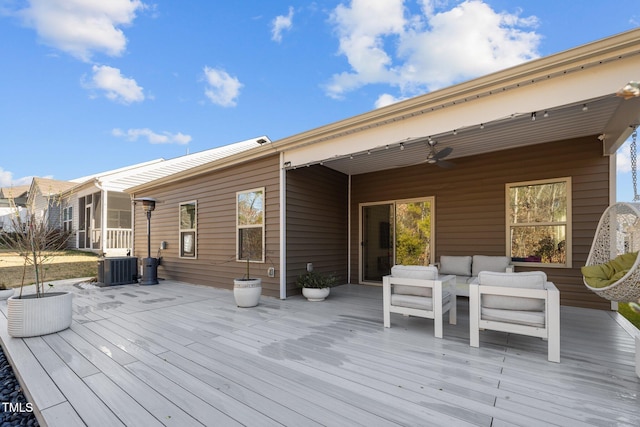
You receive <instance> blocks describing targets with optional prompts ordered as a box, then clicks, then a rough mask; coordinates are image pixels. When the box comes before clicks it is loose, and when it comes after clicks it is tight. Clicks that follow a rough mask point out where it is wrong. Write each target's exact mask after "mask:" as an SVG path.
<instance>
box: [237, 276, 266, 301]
mask: <svg viewBox="0 0 640 427" xmlns="http://www.w3.org/2000/svg"><path fill="white" fill-rule="evenodd" d="M261 294H262V279H234V280H233V297H234V298H235V300H236V305H237V306H238V307H255V306H256V305H258V303H259V302H260V295H261Z"/></svg>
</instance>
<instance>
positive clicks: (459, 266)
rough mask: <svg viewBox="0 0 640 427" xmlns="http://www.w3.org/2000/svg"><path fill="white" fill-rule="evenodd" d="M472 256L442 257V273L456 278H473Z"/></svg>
mask: <svg viewBox="0 0 640 427" xmlns="http://www.w3.org/2000/svg"><path fill="white" fill-rule="evenodd" d="M471 261H472V258H471V257H470V256H450V255H442V256H440V273H441V274H455V275H456V276H471Z"/></svg>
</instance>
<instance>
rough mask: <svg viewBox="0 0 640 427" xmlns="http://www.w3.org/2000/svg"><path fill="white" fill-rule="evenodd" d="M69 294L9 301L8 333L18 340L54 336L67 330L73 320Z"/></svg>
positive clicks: (45, 295)
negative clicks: (53, 334)
mask: <svg viewBox="0 0 640 427" xmlns="http://www.w3.org/2000/svg"><path fill="white" fill-rule="evenodd" d="M72 297H73V294H71V293H70V292H52V293H46V294H44V296H42V297H40V298H36V297H35V295H23V296H22V298H18V297H17V296H12V297H10V298H9V299H8V300H7V331H8V332H9V335H11V336H12V337H16V338H24V337H35V336H40V335H47V334H52V333H54V332H59V331H62V330H64V329H67V328H68V327H69V326H71V320H72V315H73V311H72Z"/></svg>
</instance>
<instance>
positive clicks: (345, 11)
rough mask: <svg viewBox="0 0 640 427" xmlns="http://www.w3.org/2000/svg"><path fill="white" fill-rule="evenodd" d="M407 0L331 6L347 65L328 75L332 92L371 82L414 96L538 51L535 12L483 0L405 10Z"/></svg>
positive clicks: (423, 0)
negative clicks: (499, 8)
mask: <svg viewBox="0 0 640 427" xmlns="http://www.w3.org/2000/svg"><path fill="white" fill-rule="evenodd" d="M407 1H408V0H407ZM407 1H405V0H351V3H350V4H349V5H348V6H345V5H343V4H341V5H339V6H337V7H336V8H335V10H334V11H333V14H332V16H331V20H332V22H333V24H334V26H335V29H336V32H337V34H338V37H339V43H340V45H339V46H340V47H339V53H340V54H341V55H344V56H345V57H346V58H347V60H348V61H349V65H350V67H351V70H349V71H348V72H343V73H340V74H336V75H334V76H333V77H332V79H331V81H330V82H329V83H328V84H327V85H326V91H327V94H328V95H329V96H331V97H334V98H341V97H342V96H344V94H345V93H347V92H349V91H352V90H355V89H357V88H359V87H362V86H364V85H368V84H387V85H391V86H393V87H397V88H398V89H399V90H400V92H401V93H402V96H403V97H407V96H414V95H416V94H419V93H423V92H426V91H431V90H434V89H438V88H441V87H444V86H447V85H451V84H454V83H456V82H459V81H462V80H465V79H470V78H473V77H476V76H478V75H483V74H487V73H490V72H493V71H496V70H499V69H503V68H507V67H510V66H513V65H516V64H518V63H521V62H524V61H527V60H530V59H534V58H536V57H537V56H538V53H537V47H538V44H539V41H540V36H539V35H538V34H537V33H535V31H532V30H531V29H532V28H535V26H536V24H537V19H536V18H535V17H527V18H522V17H520V16H519V13H520V12H517V13H513V14H510V13H507V12H496V11H494V10H493V9H492V8H491V7H490V6H489V5H487V4H486V3H484V2H483V1H480V0H467V1H463V2H461V3H459V4H458V5H457V6H455V7H453V8H452V9H449V10H442V7H443V5H446V4H447V2H443V1H429V0H418V3H419V4H420V6H421V9H420V10H421V12H420V13H419V14H410V13H409V12H408V9H407V7H406V4H405V3H406V2H407ZM414 1H415V0H414Z"/></svg>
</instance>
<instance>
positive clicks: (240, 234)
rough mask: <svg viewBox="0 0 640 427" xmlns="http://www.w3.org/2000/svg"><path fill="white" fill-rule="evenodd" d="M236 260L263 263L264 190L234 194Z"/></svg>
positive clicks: (258, 189) (257, 189)
mask: <svg viewBox="0 0 640 427" xmlns="http://www.w3.org/2000/svg"><path fill="white" fill-rule="evenodd" d="M236 227H237V242H236V255H237V258H236V259H237V260H238V261H240V260H249V261H259V262H263V261H264V188H254V189H252V190H247V191H239V192H237V193H236Z"/></svg>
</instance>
